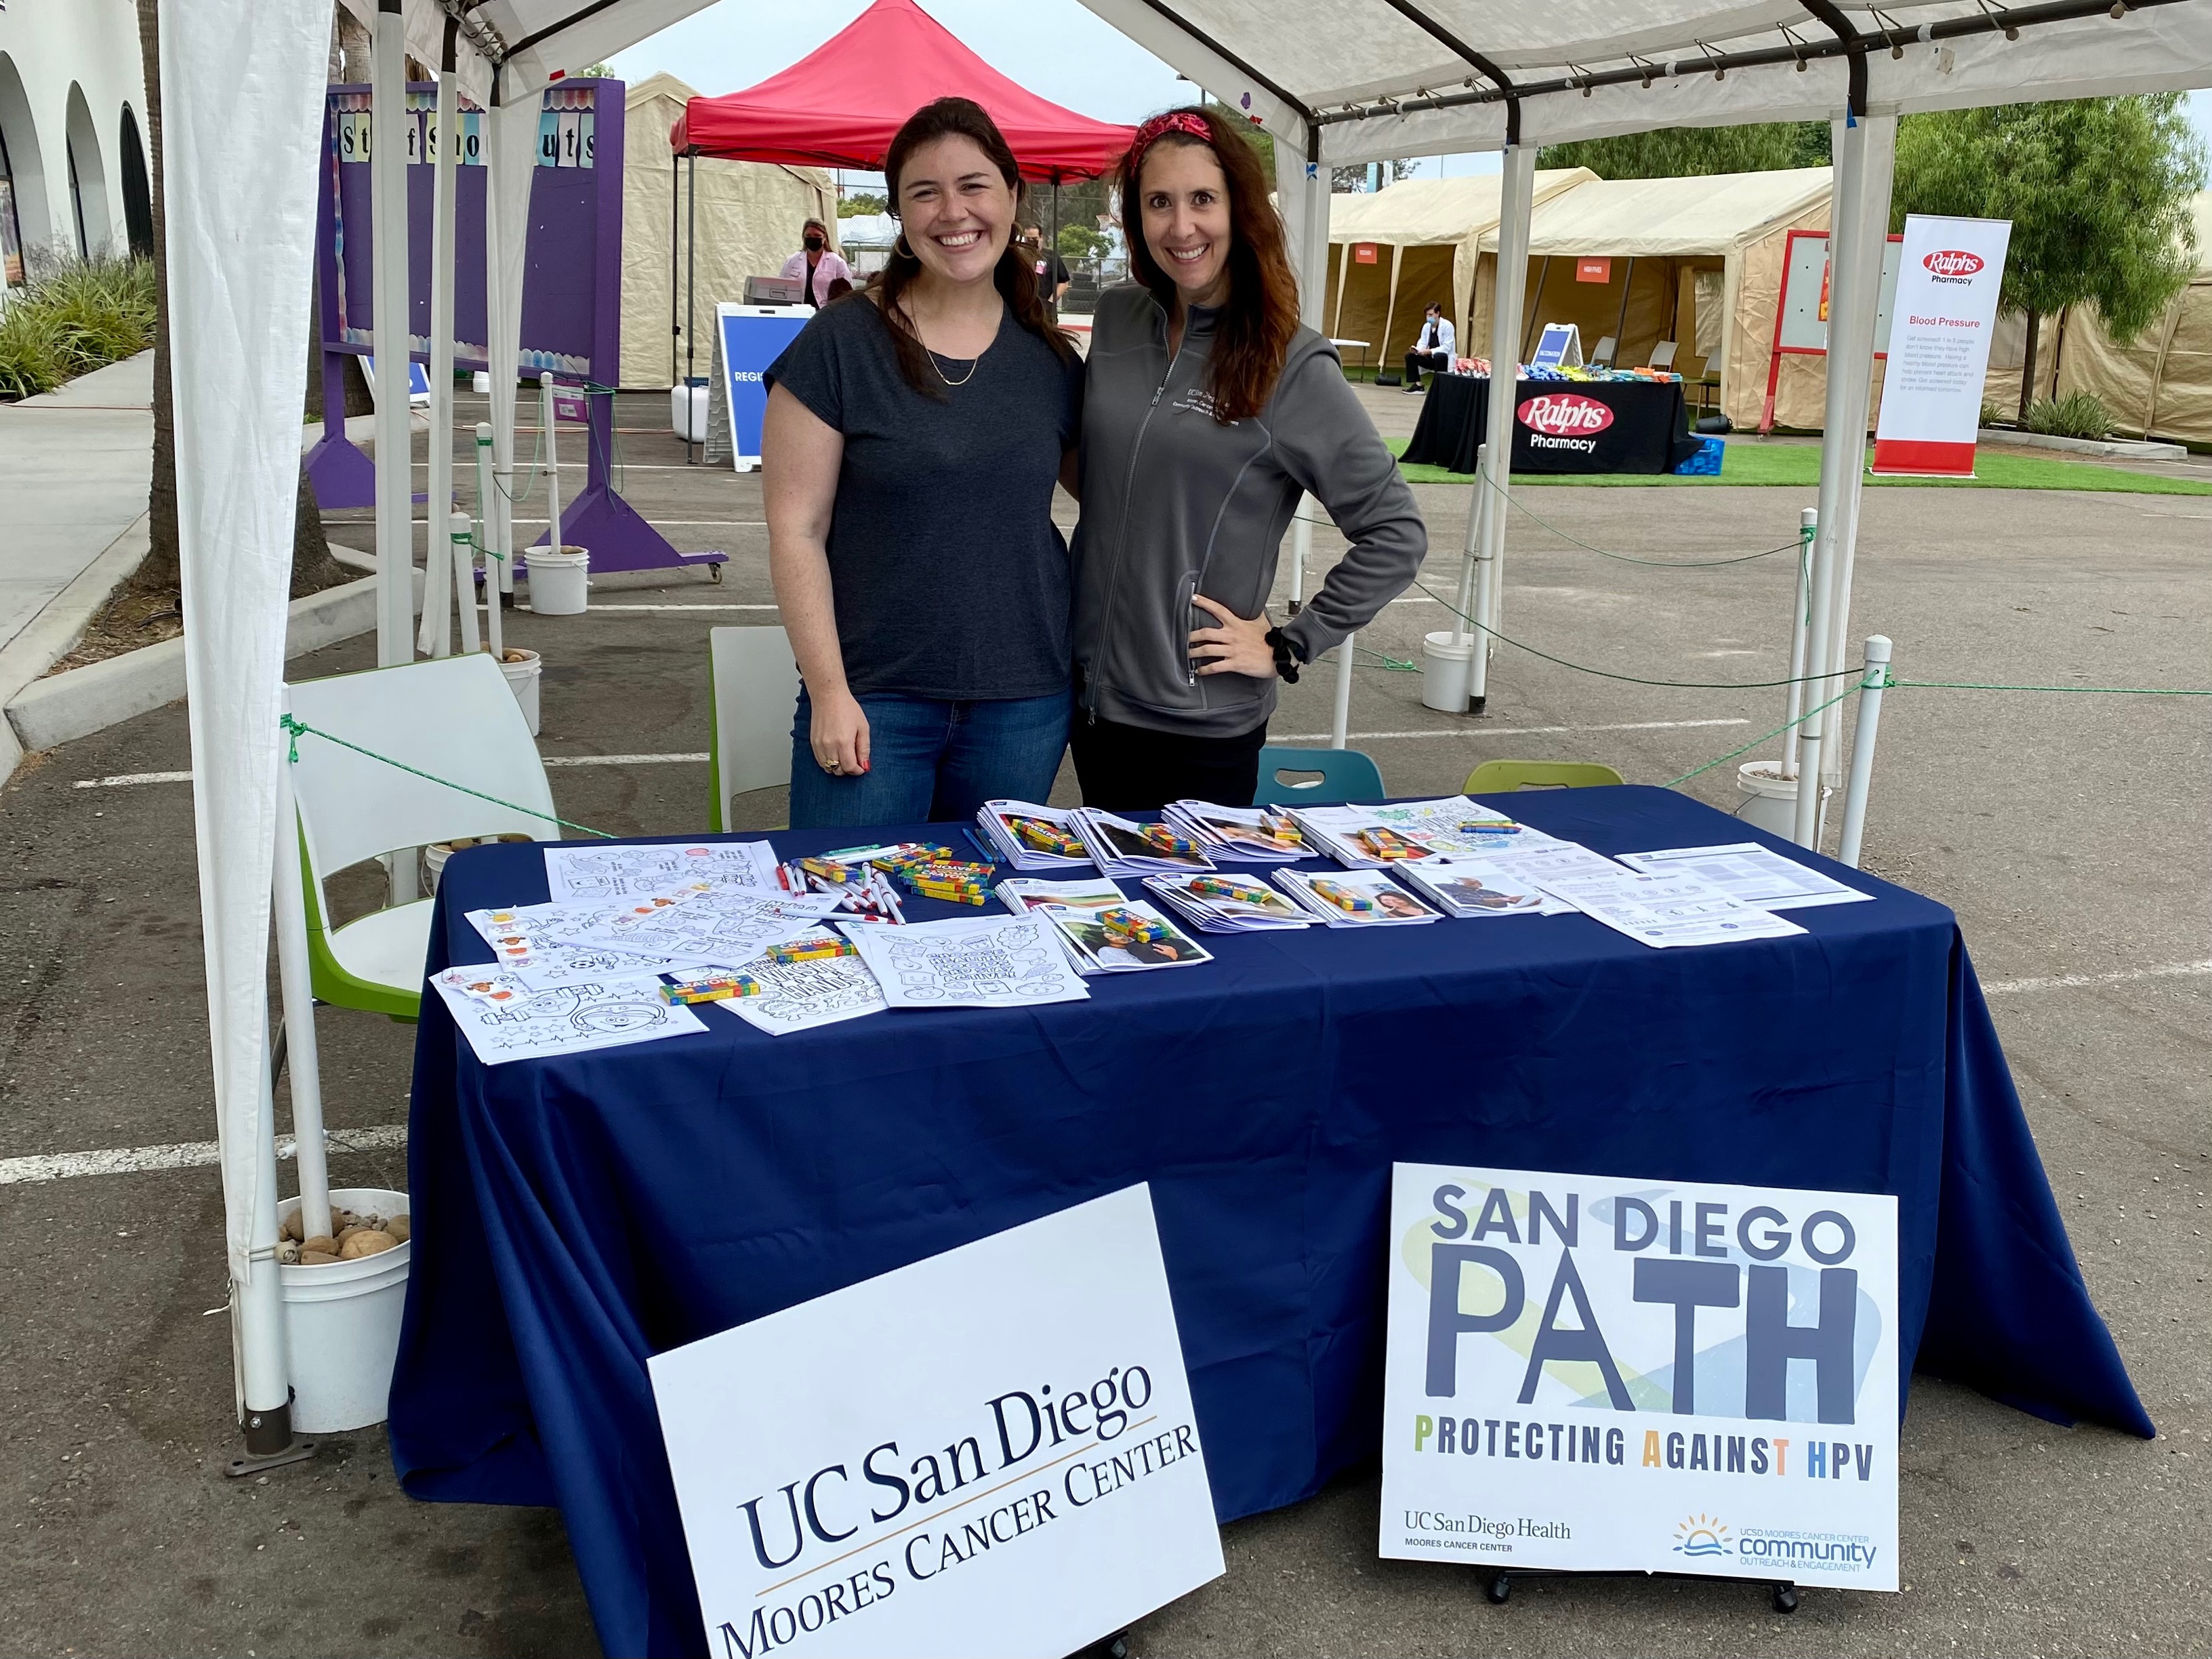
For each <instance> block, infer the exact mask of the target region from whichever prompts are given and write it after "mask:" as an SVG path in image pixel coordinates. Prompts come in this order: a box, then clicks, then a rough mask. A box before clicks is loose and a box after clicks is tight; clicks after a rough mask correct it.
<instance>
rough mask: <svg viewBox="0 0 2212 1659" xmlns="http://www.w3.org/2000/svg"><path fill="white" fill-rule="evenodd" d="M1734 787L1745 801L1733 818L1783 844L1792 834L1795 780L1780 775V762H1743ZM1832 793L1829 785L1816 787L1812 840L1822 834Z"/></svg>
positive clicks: (1794, 808)
mask: <svg viewBox="0 0 2212 1659" xmlns="http://www.w3.org/2000/svg"><path fill="white" fill-rule="evenodd" d="M1735 787H1736V788H1737V790H1738V791H1739V792H1741V793H1742V794H1743V795H1744V797H1745V798H1746V799H1745V800H1744V803H1743V805H1741V806H1739V807H1737V808H1736V810H1735V815H1736V817H1740V818H1741V819H1742V820H1743V821H1744V822H1745V823H1749V824H1754V825H1756V826H1757V827H1758V828H1759V829H1764V830H1765V831H1766V832H1767V834H1769V835H1771V836H1782V837H1783V838H1784V839H1785V840H1787V839H1788V838H1789V837H1790V836H1793V835H1795V834H1796V829H1797V780H1796V779H1795V778H1785V777H1784V776H1783V775H1782V763H1781V762H1780V761H1773V760H1760V761H1746V762H1745V763H1743V764H1742V765H1741V766H1739V767H1737V768H1736V769H1735ZM1834 793H1836V792H1835V790H1834V788H1833V787H1831V786H1829V785H1826V784H1823V785H1821V786H1820V823H1819V825H1818V827H1817V828H1816V829H1815V831H1814V836H1815V839H1817V838H1818V837H1819V836H1820V835H1823V834H1825V833H1826V830H1827V828H1828V799H1829V797H1830V796H1832V795H1833V794H1834Z"/></svg>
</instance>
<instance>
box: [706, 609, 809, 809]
mask: <svg viewBox="0 0 2212 1659" xmlns="http://www.w3.org/2000/svg"><path fill="white" fill-rule="evenodd" d="M707 653H708V658H707V673H708V684H709V696H710V700H711V708H712V711H713V720H714V726H713V736H712V738H710V739H709V740H708V759H707V789H708V797H709V799H708V811H707V822H708V825H709V827H711V828H712V829H716V830H726V829H728V828H729V827H730V799H731V797H732V796H733V795H742V794H744V793H747V792H748V791H750V790H754V789H772V788H775V787H776V786H777V785H779V784H787V783H789V782H790V781H791V716H792V711H793V708H795V707H796V706H797V704H798V702H799V663H798V659H796V658H794V657H793V655H792V654H791V637H790V635H787V634H786V633H785V632H784V631H783V629H781V628H780V627H770V628H717V629H711V630H709V631H708V635H707Z"/></svg>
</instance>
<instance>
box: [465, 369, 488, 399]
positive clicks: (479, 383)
mask: <svg viewBox="0 0 2212 1659" xmlns="http://www.w3.org/2000/svg"><path fill="white" fill-rule="evenodd" d="M469 387H470V390H471V391H473V392H475V393H476V394H477V397H479V398H489V397H490V396H491V371H490V370H489V369H483V368H480V369H478V370H477V372H476V373H475V374H471V375H470V376H469Z"/></svg>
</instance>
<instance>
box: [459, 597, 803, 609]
mask: <svg viewBox="0 0 2212 1659" xmlns="http://www.w3.org/2000/svg"><path fill="white" fill-rule="evenodd" d="M514 608H515V609H516V610H517V611H527V610H529V609H530V607H529V606H528V605H517V606H515V607H514ZM778 608H779V607H777V606H775V605H721V604H714V605H602V604H600V603H599V601H598V600H596V599H594V600H593V601H592V610H594V611H774V610H776V609H778ZM477 609H478V610H479V611H481V610H482V609H483V606H482V605H478V606H477Z"/></svg>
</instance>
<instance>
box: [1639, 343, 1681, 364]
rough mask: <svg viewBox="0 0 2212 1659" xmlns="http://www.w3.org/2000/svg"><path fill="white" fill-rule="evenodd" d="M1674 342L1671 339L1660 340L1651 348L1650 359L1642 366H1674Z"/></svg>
mask: <svg viewBox="0 0 2212 1659" xmlns="http://www.w3.org/2000/svg"><path fill="white" fill-rule="evenodd" d="M1675 344H1676V343H1675V342H1674V341H1673V340H1662V341H1660V342H1659V343H1658V344H1657V345H1656V346H1653V347H1652V348H1651V361H1650V362H1649V363H1647V364H1645V365H1644V367H1645V368H1674V351H1675Z"/></svg>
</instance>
